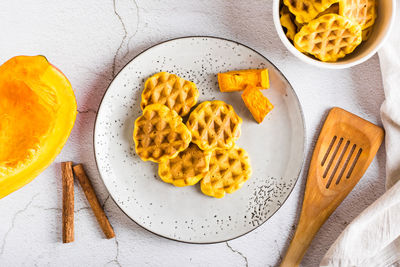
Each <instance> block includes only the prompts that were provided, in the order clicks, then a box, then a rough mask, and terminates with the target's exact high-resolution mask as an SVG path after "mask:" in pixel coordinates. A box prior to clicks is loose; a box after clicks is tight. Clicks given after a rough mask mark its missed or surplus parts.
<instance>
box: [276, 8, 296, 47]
mask: <svg viewBox="0 0 400 267" xmlns="http://www.w3.org/2000/svg"><path fill="white" fill-rule="evenodd" d="M280 15H281V18H280V22H281V25H282V27H284V28H285V29H286V37H287V38H289V39H290V40H292V41H293V39H294V35H295V34H296V25H295V24H294V23H293V21H292V18H291V14H290V12H289V9H288V8H287V6H285V5H282V8H281V11H280Z"/></svg>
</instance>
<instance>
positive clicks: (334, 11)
mask: <svg viewBox="0 0 400 267" xmlns="http://www.w3.org/2000/svg"><path fill="white" fill-rule="evenodd" d="M326 14H339V4H338V3H335V4H333V5H331V6H330V7H328V8H327V9H325V10H324V11H322V12H321V13H319V14H318V15H317V18H319V17H321V16H323V15H326Z"/></svg>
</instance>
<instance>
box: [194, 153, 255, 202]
mask: <svg viewBox="0 0 400 267" xmlns="http://www.w3.org/2000/svg"><path fill="white" fill-rule="evenodd" d="M251 172H252V171H251V165H250V159H249V155H248V154H247V152H246V151H245V150H244V149H242V148H239V147H237V146H235V147H233V148H231V149H229V150H215V151H213V154H212V155H211V160H210V167H209V171H208V173H207V174H206V176H205V177H204V178H203V180H201V186H200V187H201V191H202V192H203V193H204V194H205V195H208V196H212V197H216V198H222V197H224V196H225V193H233V192H234V191H236V190H238V189H239V188H241V187H242V186H243V184H244V183H245V182H246V181H247V180H248V179H249V178H250V176H251Z"/></svg>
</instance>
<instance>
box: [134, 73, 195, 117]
mask: <svg viewBox="0 0 400 267" xmlns="http://www.w3.org/2000/svg"><path fill="white" fill-rule="evenodd" d="M198 97H199V91H198V90H197V87H196V85H195V84H194V83H192V82H189V81H186V80H185V79H183V78H180V77H178V76H176V75H174V74H170V73H168V72H159V73H156V74H154V75H153V76H151V77H150V78H148V79H147V81H146V82H145V84H144V90H143V93H142V102H141V103H140V106H141V108H142V109H144V108H145V107H146V106H147V105H150V104H163V105H166V106H167V107H169V108H170V109H172V110H175V111H176V112H177V113H178V114H179V115H180V116H185V115H186V114H188V113H189V112H190V109H191V108H192V107H193V106H194V105H196V103H197V99H198Z"/></svg>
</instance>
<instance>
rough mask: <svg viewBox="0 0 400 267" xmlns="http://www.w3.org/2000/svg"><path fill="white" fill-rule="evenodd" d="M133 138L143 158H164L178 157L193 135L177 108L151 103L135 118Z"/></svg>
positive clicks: (156, 160)
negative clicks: (175, 109)
mask: <svg viewBox="0 0 400 267" xmlns="http://www.w3.org/2000/svg"><path fill="white" fill-rule="evenodd" d="M133 139H134V141H135V149H136V153H137V154H138V155H139V157H140V158H141V159H142V160H144V161H148V160H150V161H154V162H161V161H164V160H167V159H171V158H174V157H176V156H177V155H178V153H179V152H181V151H183V150H185V149H186V148H187V147H188V146H189V143H190V141H191V139H192V138H191V134H190V132H189V130H188V129H187V127H186V126H185V124H184V123H182V118H181V117H180V116H179V115H178V114H177V113H176V112H175V111H174V110H171V109H169V108H168V107H166V106H164V105H161V104H152V105H149V106H147V107H146V108H145V109H144V111H143V115H141V116H140V117H139V118H137V119H136V121H135V128H134V131H133Z"/></svg>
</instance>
